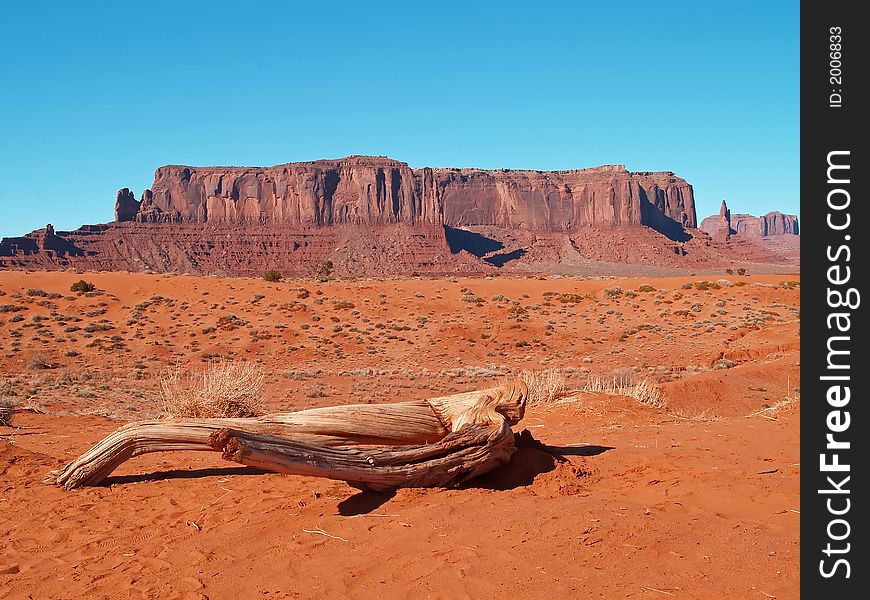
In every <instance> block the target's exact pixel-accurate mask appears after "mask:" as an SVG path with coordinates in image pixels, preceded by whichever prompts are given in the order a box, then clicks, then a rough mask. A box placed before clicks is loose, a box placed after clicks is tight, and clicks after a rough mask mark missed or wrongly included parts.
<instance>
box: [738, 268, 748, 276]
mask: <svg viewBox="0 0 870 600" xmlns="http://www.w3.org/2000/svg"><path fill="white" fill-rule="evenodd" d="M737 274H738V275H746V269H744V268H742V267H741V268H740V269H737Z"/></svg>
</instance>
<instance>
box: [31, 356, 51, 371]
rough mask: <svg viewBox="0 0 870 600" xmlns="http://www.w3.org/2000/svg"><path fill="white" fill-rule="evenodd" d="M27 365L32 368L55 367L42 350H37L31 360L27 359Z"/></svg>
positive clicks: (37, 369)
mask: <svg viewBox="0 0 870 600" xmlns="http://www.w3.org/2000/svg"><path fill="white" fill-rule="evenodd" d="M27 366H28V367H29V368H30V369H32V370H36V371H39V370H42V369H53V368H54V365H53V364H52V362H51V361H50V360H48V358H47V357H46V356H45V355H44V354H43V353H42V352H35V353H33V354H31V355H30V360H28V361H27Z"/></svg>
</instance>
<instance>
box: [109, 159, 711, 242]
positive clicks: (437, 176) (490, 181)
mask: <svg viewBox="0 0 870 600" xmlns="http://www.w3.org/2000/svg"><path fill="white" fill-rule="evenodd" d="M122 192H125V190H122ZM134 203H135V200H132V197H128V195H127V193H126V192H125V193H124V194H123V198H122V193H121V192H119V197H118V202H117V203H116V206H117V207H118V210H116V216H117V220H118V221H138V222H143V223H167V222H168V223H188V224H192V223H213V224H214V223H220V224H234V225H288V226H293V227H326V226H331V225H387V224H396V223H401V224H406V225H450V226H458V227H462V226H497V227H505V228H515V227H519V228H525V229H529V230H537V231H560V232H564V231H571V230H574V229H577V228H580V227H584V226H621V225H648V226H650V227H653V228H655V229H659V230H660V231H664V230H666V229H683V228H686V227H695V226H696V216H695V203H694V197H693V194H692V186H691V185H689V184H688V183H686V181H685V180H683V179H681V178H679V177H676V176H675V175H674V174H673V173H671V172H658V173H631V172H629V171H627V170H626V169H625V167H623V166H605V167H597V168H593V169H580V170H572V171H520V170H509V169H504V170H498V171H485V170H481V169H431V168H423V169H411V168H410V167H409V166H408V165H407V164H406V163H403V162H399V161H395V160H391V159H389V158H384V157H363V156H351V157H347V158H344V159H339V160H321V161H313V162H304V163H290V164H286V165H279V166H275V167H264V168H243V167H185V166H166V167H161V168H159V169H158V170H157V172H156V174H155V177H154V184H153V185H152V187H151V189H150V190H145V192H144V193H143V195H142V201H141V204H140V205H139V206H138V208H137V207H135V206H134ZM121 209H123V210H121Z"/></svg>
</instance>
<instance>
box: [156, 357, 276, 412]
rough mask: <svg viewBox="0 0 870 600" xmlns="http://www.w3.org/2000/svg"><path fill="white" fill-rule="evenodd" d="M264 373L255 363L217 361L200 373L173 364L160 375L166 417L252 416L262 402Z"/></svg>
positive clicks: (258, 410)
mask: <svg viewBox="0 0 870 600" xmlns="http://www.w3.org/2000/svg"><path fill="white" fill-rule="evenodd" d="M263 379H264V374H263V372H262V371H261V370H260V368H259V367H257V366H256V365H254V364H251V363H243V362H229V361H223V362H217V363H213V364H211V365H209V367H208V368H207V369H206V370H205V371H203V372H202V373H190V372H186V371H185V372H182V371H181V369H180V368H176V369H175V370H174V371H173V372H171V373H170V374H168V375H166V376H164V377H162V378H161V379H160V400H161V402H162V405H163V412H164V413H165V414H166V416H168V417H190V418H215V417H217V418H220V417H252V416H255V415H257V414H259V412H260V407H261V406H262V403H263V396H262V389H263Z"/></svg>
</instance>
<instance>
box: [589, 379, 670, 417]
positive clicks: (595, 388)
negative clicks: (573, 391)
mask: <svg viewBox="0 0 870 600" xmlns="http://www.w3.org/2000/svg"><path fill="white" fill-rule="evenodd" d="M583 391H586V392H596V393H600V394H611V395H614V396H628V397H631V398H634V399H635V400H637V401H638V402H640V403H641V404H646V405H647V406H652V407H654V408H661V409H666V408H667V407H668V403H667V399H666V398H665V396H664V393H663V392H662V390H661V388H660V387H659V386H658V384H656V383H654V382H652V381H650V380H649V379H637V378H636V377H635V375H634V373H632V372H631V371H614V372H613V373H611V374H610V375H591V376H590V377H589V379H588V381H587V382H586V385H585V386H584V388H583Z"/></svg>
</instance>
